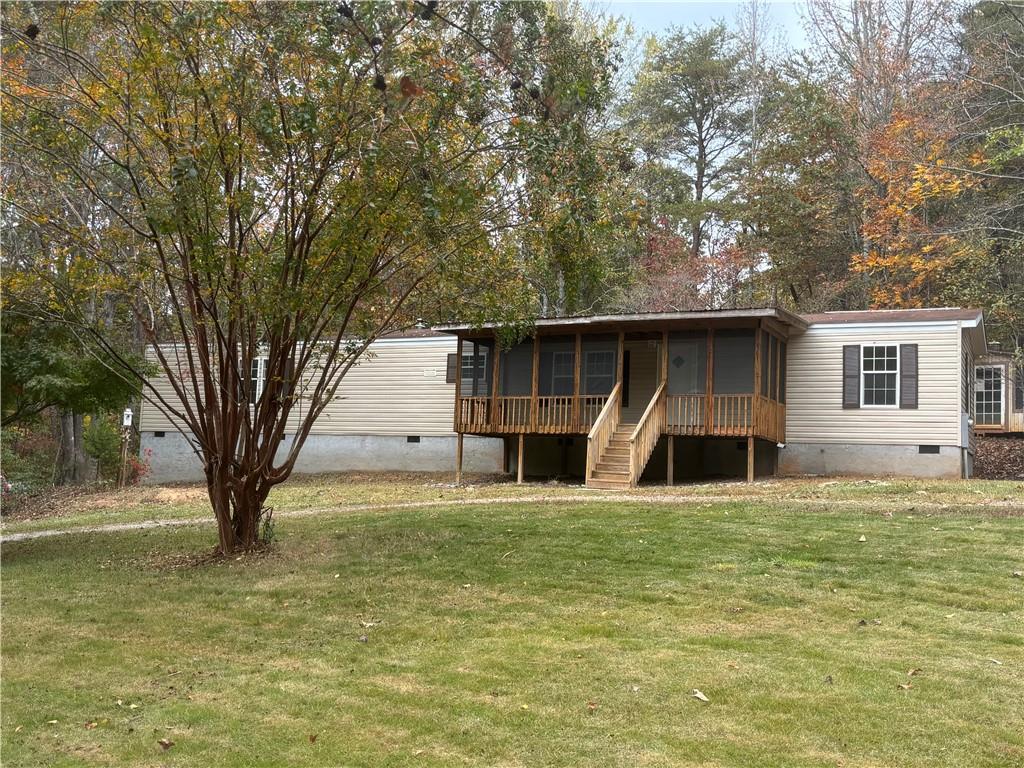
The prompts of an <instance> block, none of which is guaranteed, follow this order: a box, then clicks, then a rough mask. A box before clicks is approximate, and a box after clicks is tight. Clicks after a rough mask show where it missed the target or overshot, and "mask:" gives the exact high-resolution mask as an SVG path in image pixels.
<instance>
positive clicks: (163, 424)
mask: <svg viewBox="0 0 1024 768" xmlns="http://www.w3.org/2000/svg"><path fill="white" fill-rule="evenodd" d="M503 334H504V331H503V329H501V328H497V327H493V326H483V327H470V326H464V325H455V326H446V327H443V328H438V329H436V330H421V331H413V332H411V333H410V334H404V335H396V336H392V337H388V338H385V339H381V340H378V341H376V342H374V343H373V344H372V345H371V347H370V352H371V354H370V356H369V357H368V358H367V359H366V360H365V361H363V362H362V363H361V364H360V365H358V366H356V367H355V368H353V369H352V370H351V371H350V372H349V374H348V375H347V376H346V378H345V380H344V381H343V383H342V385H341V388H340V389H339V398H338V399H337V401H336V402H332V403H331V404H330V405H329V406H328V408H327V409H326V410H325V412H324V414H323V416H322V417H321V418H320V419H319V420H318V421H317V423H316V425H315V427H314V430H313V433H312V434H311V435H310V438H309V440H308V441H307V443H306V446H305V447H304V449H303V453H302V455H301V456H300V459H299V463H298V465H297V467H296V471H297V472H326V471H340V470H418V471H443V470H450V469H451V468H452V466H453V460H454V465H455V468H456V472H457V476H458V477H460V478H461V473H462V472H463V471H468V472H496V471H502V472H506V471H507V472H512V473H514V474H515V475H516V476H517V478H518V479H519V480H522V479H523V478H524V477H526V476H535V477H552V476H577V477H579V478H581V479H582V480H583V481H584V482H586V483H587V485H589V486H593V487H604V488H628V487H631V486H635V485H637V484H638V483H640V482H641V481H643V482H667V483H673V482H676V481H678V480H684V479H691V478H700V477H729V476H735V477H746V478H747V479H748V480H750V479H753V478H755V477H758V476H766V475H773V474H782V475H803V474H814V475H846V474H850V475H869V476H872V475H916V476H923V477H964V476H969V475H970V473H971V468H972V461H973V452H974V429H973V419H974V409H975V403H976V400H975V392H974V387H975V376H974V373H975V371H974V365H975V361H976V359H978V358H979V356H981V355H983V354H984V353H985V351H986V342H985V333H984V324H983V320H982V315H981V312H980V311H978V310H964V309H926V310H885V311H866V312H828V313H823V314H812V315H797V314H794V313H792V312H788V311H786V310H784V309H777V308H771V309H737V310H709V311H693V312H666V313H648V314H621V315H600V316H590V317H568V318H545V319H541V320H538V321H537V322H536V323H535V325H534V328H533V335H532V336H530V337H529V338H525V339H520V340H518V341H517V342H515V343H503V342H504V341H505V337H504V335H503ZM257 376H258V372H257ZM155 383H156V384H157V386H166V383H163V384H162V383H161V382H160V381H159V380H157V381H156V382H155ZM300 407H301V403H300ZM140 429H141V431H142V447H143V449H144V450H145V449H147V448H148V449H150V450H151V451H152V454H151V462H152V466H153V473H152V475H151V478H152V480H154V481H166V480H198V479H200V478H201V472H200V467H199V464H198V461H197V460H196V458H195V457H194V456H193V455H191V453H190V452H189V451H188V450H187V443H186V441H185V440H184V438H182V437H181V436H180V435H178V434H177V433H176V432H175V431H174V425H173V424H172V423H170V422H169V421H168V420H167V419H166V418H165V417H164V416H163V415H162V414H160V413H159V412H157V411H155V409H153V408H151V407H150V406H146V407H144V408H143V411H142V414H141V418H140ZM286 440H287V438H286Z"/></svg>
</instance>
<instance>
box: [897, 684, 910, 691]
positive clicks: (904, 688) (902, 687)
mask: <svg viewBox="0 0 1024 768" xmlns="http://www.w3.org/2000/svg"><path fill="white" fill-rule="evenodd" d="M896 687H897V688H899V689H900V690H901V691H909V690H910V689H911V688H913V687H914V685H913V683H900V684H899V685H897V686H896Z"/></svg>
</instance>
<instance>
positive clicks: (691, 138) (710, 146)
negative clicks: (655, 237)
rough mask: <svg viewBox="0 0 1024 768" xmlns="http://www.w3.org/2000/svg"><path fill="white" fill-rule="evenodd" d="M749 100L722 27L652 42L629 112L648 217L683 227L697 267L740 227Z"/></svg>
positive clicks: (675, 34) (731, 43)
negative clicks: (720, 229)
mask: <svg viewBox="0 0 1024 768" xmlns="http://www.w3.org/2000/svg"><path fill="white" fill-rule="evenodd" d="M745 93H746V92H745V80H744V76H743V73H742V70H741V66H740V53H739V51H738V50H737V46H736V42H735V40H734V39H733V38H732V37H731V36H730V34H729V33H728V32H727V30H726V28H725V26H724V25H723V24H720V23H719V24H716V25H714V26H712V27H710V28H708V29H694V30H691V31H686V30H679V29H673V30H671V31H670V32H669V33H668V34H667V35H666V36H665V38H663V39H660V40H651V41H650V42H649V43H648V47H647V53H646V57H645V60H644V62H643V65H642V66H641V69H640V72H639V73H638V74H637V78H636V82H635V84H634V87H633V92H632V94H631V97H630V100H629V103H628V104H627V106H626V117H627V125H628V126H629V127H630V129H631V130H633V131H635V132H636V134H637V136H638V141H639V144H640V148H641V151H642V153H643V155H644V156H645V165H646V166H647V171H646V172H645V173H648V174H649V176H648V179H647V191H648V200H649V201H650V210H649V212H648V215H649V216H650V217H652V220H653V219H655V218H659V217H667V218H670V219H673V220H675V221H678V222H679V224H680V226H681V230H680V233H679V234H685V236H686V237H687V238H688V241H689V252H690V257H691V258H692V259H694V260H699V259H700V258H701V257H702V255H706V254H707V249H708V248H709V246H710V244H711V243H712V242H713V240H714V239H715V238H714V237H713V235H714V234H715V233H714V232H713V230H714V228H715V227H716V226H726V225H728V224H729V223H730V222H732V221H733V220H734V219H735V203H736V199H735V193H736V179H737V174H738V172H739V170H740V167H741V164H740V163H739V162H738V160H737V158H738V155H739V152H740V149H741V148H742V142H743V140H744V136H745V131H746V130H747V124H748V123H747V120H748V115H747V107H748V102H747V100H746V98H745ZM661 190H664V191H661Z"/></svg>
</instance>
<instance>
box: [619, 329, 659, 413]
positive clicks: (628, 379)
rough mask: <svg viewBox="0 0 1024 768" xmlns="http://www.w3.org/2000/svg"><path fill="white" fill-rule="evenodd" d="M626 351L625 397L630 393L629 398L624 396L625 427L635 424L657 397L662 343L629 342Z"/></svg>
mask: <svg viewBox="0 0 1024 768" xmlns="http://www.w3.org/2000/svg"><path fill="white" fill-rule="evenodd" d="M623 351H624V352H625V355H624V356H623V361H622V362H623V366H622V393H623V395H624V396H625V394H626V392H627V390H628V392H629V397H628V399H627V398H626V397H623V403H622V421H623V422H624V423H626V424H636V423H637V422H638V421H640V417H641V416H643V415H644V411H645V410H647V405H648V403H650V402H651V398H652V397H654V391H655V390H656V389H657V388H658V383H659V381H660V380H661V374H660V371H659V366H660V361H661V342H659V341H657V340H653V339H651V340H636V341H630V340H628V339H627V340H626V342H625V344H624V346H623ZM627 361H628V363H629V364H628V365H626V362H627Z"/></svg>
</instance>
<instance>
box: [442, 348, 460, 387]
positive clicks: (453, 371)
mask: <svg viewBox="0 0 1024 768" xmlns="http://www.w3.org/2000/svg"><path fill="white" fill-rule="evenodd" d="M458 357H459V355H458V353H457V352H449V353H448V370H447V371H445V374H444V382H445V384H454V383H455V377H456V376H458V375H459V360H458Z"/></svg>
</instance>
